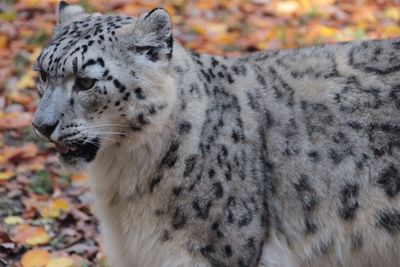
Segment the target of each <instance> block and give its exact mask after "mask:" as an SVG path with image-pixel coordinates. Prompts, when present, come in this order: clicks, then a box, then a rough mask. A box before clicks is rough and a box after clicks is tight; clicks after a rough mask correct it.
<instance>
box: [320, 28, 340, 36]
mask: <svg viewBox="0 0 400 267" xmlns="http://www.w3.org/2000/svg"><path fill="white" fill-rule="evenodd" d="M319 32H320V34H321V36H324V37H331V36H334V35H335V34H336V32H337V30H336V29H335V28H332V27H327V26H324V25H321V26H320V27H319Z"/></svg>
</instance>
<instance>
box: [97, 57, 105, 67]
mask: <svg viewBox="0 0 400 267" xmlns="http://www.w3.org/2000/svg"><path fill="white" fill-rule="evenodd" d="M97 63H99V64H100V65H101V66H102V67H104V60H103V59H102V58H101V57H99V58H97Z"/></svg>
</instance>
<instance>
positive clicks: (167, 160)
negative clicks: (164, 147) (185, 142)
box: [161, 141, 179, 168]
mask: <svg viewBox="0 0 400 267" xmlns="http://www.w3.org/2000/svg"><path fill="white" fill-rule="evenodd" d="M178 149H179V143H178V142H176V141H175V142H172V143H171V145H170V146H169V148H168V151H167V153H166V154H165V156H164V158H163V159H162V161H161V164H162V165H166V166H167V167H169V168H172V167H173V166H174V165H175V163H176V161H177V159H178Z"/></svg>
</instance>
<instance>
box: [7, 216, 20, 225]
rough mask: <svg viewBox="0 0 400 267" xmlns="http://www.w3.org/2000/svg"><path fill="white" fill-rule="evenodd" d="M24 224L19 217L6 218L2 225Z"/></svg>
mask: <svg viewBox="0 0 400 267" xmlns="http://www.w3.org/2000/svg"><path fill="white" fill-rule="evenodd" d="M23 222H24V219H22V218H21V217H20V216H7V217H5V218H4V223H5V224H7V225H15V224H21V223H23Z"/></svg>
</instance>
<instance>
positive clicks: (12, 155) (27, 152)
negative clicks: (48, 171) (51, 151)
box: [0, 143, 39, 163]
mask: <svg viewBox="0 0 400 267" xmlns="http://www.w3.org/2000/svg"><path fill="white" fill-rule="evenodd" d="M38 152H39V150H38V148H37V146H36V145H35V144H33V143H26V144H25V145H23V146H20V147H11V146H8V147H5V148H4V149H3V150H2V151H1V154H2V157H1V159H0V162H1V163H4V162H7V161H10V160H15V159H30V158H34V157H35V156H36V155H37V154H38Z"/></svg>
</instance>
